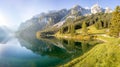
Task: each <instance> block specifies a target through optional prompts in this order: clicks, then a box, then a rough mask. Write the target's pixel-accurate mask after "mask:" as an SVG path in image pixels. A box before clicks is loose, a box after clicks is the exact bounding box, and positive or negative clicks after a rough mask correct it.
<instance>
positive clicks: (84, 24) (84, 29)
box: [82, 22, 87, 35]
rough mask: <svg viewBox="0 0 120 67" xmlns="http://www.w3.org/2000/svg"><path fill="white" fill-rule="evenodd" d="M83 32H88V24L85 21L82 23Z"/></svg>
mask: <svg viewBox="0 0 120 67" xmlns="http://www.w3.org/2000/svg"><path fill="white" fill-rule="evenodd" d="M82 33H83V34H84V35H86V34H87V25H86V23H85V22H83V24H82Z"/></svg>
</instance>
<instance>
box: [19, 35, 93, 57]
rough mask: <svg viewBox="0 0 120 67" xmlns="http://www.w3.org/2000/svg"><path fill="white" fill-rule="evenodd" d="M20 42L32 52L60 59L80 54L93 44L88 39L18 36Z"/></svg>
mask: <svg viewBox="0 0 120 67" xmlns="http://www.w3.org/2000/svg"><path fill="white" fill-rule="evenodd" d="M19 41H20V44H21V45H22V46H24V47H26V48H27V49H30V50H31V51H33V52H34V53H37V54H40V55H47V56H51V57H57V58H61V59H70V58H74V57H77V56H80V55H82V54H83V53H85V52H87V51H88V50H90V49H91V48H92V47H93V46H94V44H93V45H91V43H89V41H75V40H72V39H70V40H67V39H56V38H51V37H50V38H49V37H48V38H41V39H39V40H38V39H36V38H34V37H30V38H23V39H21V38H19Z"/></svg>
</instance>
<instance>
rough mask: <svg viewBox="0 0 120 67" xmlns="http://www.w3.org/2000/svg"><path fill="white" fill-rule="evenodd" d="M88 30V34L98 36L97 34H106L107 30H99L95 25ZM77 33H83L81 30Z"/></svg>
mask: <svg viewBox="0 0 120 67" xmlns="http://www.w3.org/2000/svg"><path fill="white" fill-rule="evenodd" d="M87 28H88V33H90V34H95V33H96V34H97V33H105V32H106V29H100V30H97V29H96V28H95V26H94V25H92V26H89V27H87ZM76 33H82V30H81V29H78V30H76Z"/></svg>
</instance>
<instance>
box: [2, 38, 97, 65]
mask: <svg viewBox="0 0 120 67" xmlns="http://www.w3.org/2000/svg"><path fill="white" fill-rule="evenodd" d="M1 41H2V40H1ZM0 43H2V42H0ZM97 43H99V41H80V40H72V39H71V40H70V39H69V40H68V39H61V38H59V39H57V38H55V37H47V38H39V39H37V38H35V37H29V38H28V37H18V38H17V39H16V38H13V39H12V40H11V39H8V40H6V43H4V44H0V67H50V66H51V67H53V66H57V65H59V64H64V63H66V62H68V61H70V60H72V59H74V58H76V57H78V56H81V55H83V54H84V53H85V52H87V51H89V50H90V49H91V48H92V47H93V46H95V45H96V44H97Z"/></svg>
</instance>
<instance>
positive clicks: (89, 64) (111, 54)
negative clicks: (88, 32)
mask: <svg viewBox="0 0 120 67" xmlns="http://www.w3.org/2000/svg"><path fill="white" fill-rule="evenodd" d="M99 38H101V39H103V40H107V41H106V42H105V43H103V44H98V45H96V46H95V47H94V48H93V49H91V50H90V51H89V52H87V53H85V54H84V55H83V56H81V57H78V58H76V59H74V60H72V61H71V62H68V63H67V64H65V65H63V67H120V64H119V63H120V39H119V38H113V37H109V38H108V37H103V36H99Z"/></svg>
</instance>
